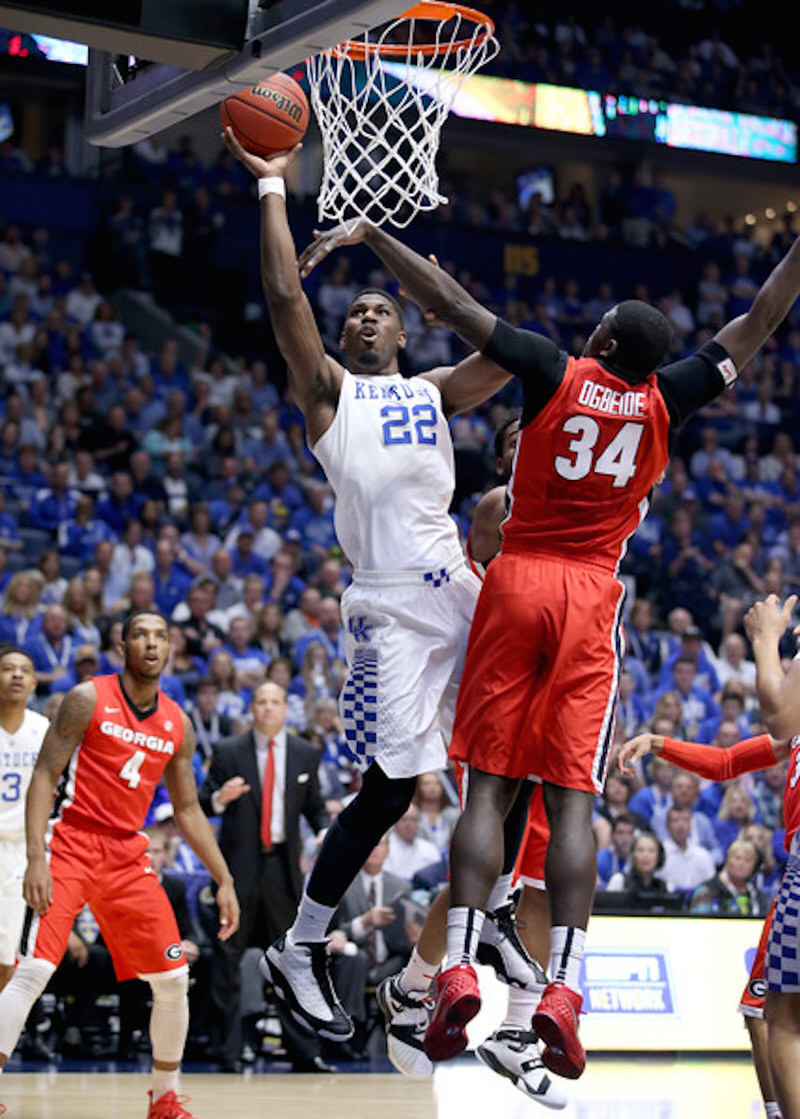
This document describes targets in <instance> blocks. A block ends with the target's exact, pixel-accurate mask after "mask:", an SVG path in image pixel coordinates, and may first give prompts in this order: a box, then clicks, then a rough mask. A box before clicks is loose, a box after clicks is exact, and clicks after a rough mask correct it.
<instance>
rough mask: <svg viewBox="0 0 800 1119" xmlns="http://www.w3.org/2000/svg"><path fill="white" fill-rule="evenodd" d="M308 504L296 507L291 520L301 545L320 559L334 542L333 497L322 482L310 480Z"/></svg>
mask: <svg viewBox="0 0 800 1119" xmlns="http://www.w3.org/2000/svg"><path fill="white" fill-rule="evenodd" d="M307 496H308V505H307V506H306V507H305V508H303V509H298V510H297V512H296V513H295V514H294V516H293V517H292V520H291V527H292V528H294V529H297V530H298V532H299V533H300V535H301V537H302V540H303V547H304V549H305V550H306V551H307V552H310V553H311V554H312V555H313V556H315V557H316V559H317V561H318V562H319V561H321V560H323V559H324V558H325V556H326V555H327V552H328V549H329V548H332V547H333V546H334V545H335V544H336V530H335V528H334V524H333V499H332V497H331V493H330V489H329V487H328V486H327V485H326V484H325V483H324V482H310V483H309V485H308V488H307Z"/></svg>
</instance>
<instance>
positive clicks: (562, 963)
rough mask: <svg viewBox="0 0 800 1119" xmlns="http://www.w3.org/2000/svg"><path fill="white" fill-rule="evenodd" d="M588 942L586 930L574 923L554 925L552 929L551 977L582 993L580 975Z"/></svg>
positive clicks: (556, 981)
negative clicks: (584, 949)
mask: <svg viewBox="0 0 800 1119" xmlns="http://www.w3.org/2000/svg"><path fill="white" fill-rule="evenodd" d="M585 943H586V930H585V929H579V928H576V927H575V926H573V925H554V926H553V928H552V929H551V930H550V977H551V979H552V980H553V982H554V983H563V984H564V985H565V986H567V987H569V988H570V990H572V991H576V992H577V993H578V994H580V990H581V986H580V983H579V981H578V976H579V975H580V970H581V960H582V959H583V948H584V945H585Z"/></svg>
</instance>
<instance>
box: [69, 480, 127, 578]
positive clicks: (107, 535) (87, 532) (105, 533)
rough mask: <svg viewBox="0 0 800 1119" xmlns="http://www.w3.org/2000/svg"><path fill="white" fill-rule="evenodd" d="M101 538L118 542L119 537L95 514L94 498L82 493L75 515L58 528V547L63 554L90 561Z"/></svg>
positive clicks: (85, 561)
mask: <svg viewBox="0 0 800 1119" xmlns="http://www.w3.org/2000/svg"><path fill="white" fill-rule="evenodd" d="M101 540H110V541H111V542H112V543H116V541H117V538H116V536H115V534H114V533H113V532H112V530H111V529H110V528H109V527H108V525H107V524H106V523H105V521H101V520H98V518H97V517H95V515H94V499H93V498H91V497H90V496H89V494H88V493H84V494H81V496H80V497H79V498H78V501H77V505H76V507H75V516H74V517H73V518H71V519H70V520H68V521H64V522H63V523H62V524H61V525H60V526H59V529H58V548H59V551H60V552H61V554H62V555H63V556H75V557H76V558H77V559H79V560H82V561H83V562H84V563H89V561H90V560H91V558H92V556H93V555H94V550H95V548H96V547H97V545H98V544H99V543H100V541H101Z"/></svg>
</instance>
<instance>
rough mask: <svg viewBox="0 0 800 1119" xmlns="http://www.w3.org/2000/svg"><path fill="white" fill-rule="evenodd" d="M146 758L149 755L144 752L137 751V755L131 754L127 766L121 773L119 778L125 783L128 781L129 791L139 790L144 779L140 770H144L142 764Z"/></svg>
mask: <svg viewBox="0 0 800 1119" xmlns="http://www.w3.org/2000/svg"><path fill="white" fill-rule="evenodd" d="M146 757H147V754H146V753H145V752H144V750H137V751H136V752H135V753H133V754H131V756H130V757H129V758H128V760H127V761H126V762H125V765H124V766H123V767H122V769H121V770H120V771H119V776H120V777H121V778H122V780H123V781H127V783H128V788H129V789H136V788H138V786H139V782H140V781H141V779H142V775H141V773H140V772H139V770H140V769H141V768H142V762H143V761H144V759H145V758H146Z"/></svg>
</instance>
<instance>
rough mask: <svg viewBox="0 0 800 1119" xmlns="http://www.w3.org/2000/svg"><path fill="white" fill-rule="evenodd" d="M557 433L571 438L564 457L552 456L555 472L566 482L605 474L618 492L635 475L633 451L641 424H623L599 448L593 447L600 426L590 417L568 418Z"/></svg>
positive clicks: (638, 437) (637, 444)
mask: <svg viewBox="0 0 800 1119" xmlns="http://www.w3.org/2000/svg"><path fill="white" fill-rule="evenodd" d="M561 430H562V431H564V432H566V433H567V434H569V435H574V436H575V438H574V439H571V440H570V443H569V446H568V448H567V450H568V452H569V453H568V455H556V457H555V461H554V465H555V468H556V472H557V473H558V474H559V475H560V476H561V477H562V478H566V479H567V481H568V482H577V481H580V480H581V479H582V478H586V477H587V476H588V475H589V474H590V473H593V474H606V475H608V476H609V477H611V478H613V479H614V482H613V485H614V488H615V489H621V488H622V487H623V486H626V485H627V484H628V482H629V481H630V480H631V478H632V477H633V476H634V474H635V473H636V452H637V450H638V449H639V443H640V441H641V438H642V432H643V431H644V424H640V423H631V422H628V423H624V424H623V425H622V427H621V428H620V429H619V431H618V432H617V434H616V435H615V436H614V438H613V439H612V440H611V442H610V443H609V444H608V445H607V446H606V447H603V448H600V447H598V446H597V441H598V439H599V438H600V425H599V423H598V422H597V420H594V419H592V417H591V416H582V415H580V416H570V417H569V419H568V420H566V422H565V423H564V425H563V427H562V429H561Z"/></svg>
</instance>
